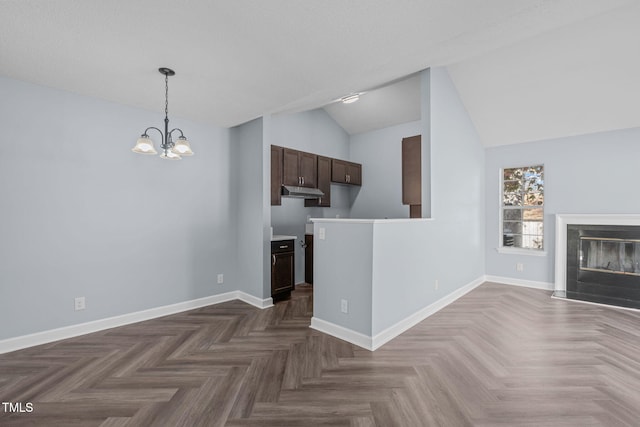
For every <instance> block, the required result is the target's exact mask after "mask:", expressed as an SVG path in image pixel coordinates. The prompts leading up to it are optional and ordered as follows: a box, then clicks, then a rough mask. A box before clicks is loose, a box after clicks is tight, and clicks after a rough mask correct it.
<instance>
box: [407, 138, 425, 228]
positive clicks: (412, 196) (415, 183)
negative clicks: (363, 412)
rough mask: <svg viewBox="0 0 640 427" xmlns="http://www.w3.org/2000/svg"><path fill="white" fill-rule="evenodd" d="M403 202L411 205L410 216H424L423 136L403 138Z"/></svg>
mask: <svg viewBox="0 0 640 427" xmlns="http://www.w3.org/2000/svg"><path fill="white" fill-rule="evenodd" d="M402 204H404V205H409V218H420V217H421V216H422V207H421V204H422V148H421V136H420V135H416V136H411V137H409V138H402Z"/></svg>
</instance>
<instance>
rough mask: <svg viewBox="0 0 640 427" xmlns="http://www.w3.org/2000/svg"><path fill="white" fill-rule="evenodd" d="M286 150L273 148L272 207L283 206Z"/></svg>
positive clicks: (273, 146)
mask: <svg viewBox="0 0 640 427" xmlns="http://www.w3.org/2000/svg"><path fill="white" fill-rule="evenodd" d="M283 151H284V148H282V147H278V146H275V145H272V146H271V206H280V205H281V204H282V154H283Z"/></svg>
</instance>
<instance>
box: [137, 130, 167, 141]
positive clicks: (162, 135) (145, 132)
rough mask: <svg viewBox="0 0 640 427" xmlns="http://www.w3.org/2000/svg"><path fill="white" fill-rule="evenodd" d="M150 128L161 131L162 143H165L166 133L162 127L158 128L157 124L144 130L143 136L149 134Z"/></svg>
mask: <svg viewBox="0 0 640 427" xmlns="http://www.w3.org/2000/svg"><path fill="white" fill-rule="evenodd" d="M149 129H155V130H157V131H158V132H160V137H161V138H162V143H163V144H164V134H163V133H162V131H161V130H160V129H158V128H157V127H155V126H149V127H148V128H146V129H145V130H144V133H143V134H142V135H143V136H144V135H147V131H149ZM147 136H149V135H147Z"/></svg>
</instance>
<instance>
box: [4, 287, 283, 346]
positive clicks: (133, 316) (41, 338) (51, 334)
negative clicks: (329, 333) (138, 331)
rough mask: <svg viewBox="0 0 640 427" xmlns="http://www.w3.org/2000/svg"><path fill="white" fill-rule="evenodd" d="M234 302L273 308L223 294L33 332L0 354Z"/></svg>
mask: <svg viewBox="0 0 640 427" xmlns="http://www.w3.org/2000/svg"><path fill="white" fill-rule="evenodd" d="M235 299H239V300H241V301H244V302H246V303H247V304H250V305H253V306H255V307H258V308H267V307H271V306H272V305H273V300H272V299H271V298H267V299H260V298H257V297H254V296H253V295H249V294H247V293H245V292H242V291H232V292H226V293H224V294H218V295H212V296H208V297H204V298H198V299H194V300H190V301H183V302H179V303H176V304H171V305H165V306H162V307H155V308H150V309H148V310H142V311H136V312H134V313H127V314H123V315H120V316H114V317H108V318H106V319H99V320H94V321H91V322H86V323H80V324H77V325H71V326H65V327H62V328H56V329H50V330H47V331H42V332H36V333H34V334H29V335H22V336H19V337H15V338H8V339H5V340H0V354H3V353H8V352H10V351H16V350H21V349H23V348H27V347H33V346H36V345H41V344H47V343H50V342H53V341H58V340H63V339H67V338H73V337H77V336H79V335H84V334H90V333H92V332H98V331H102V330H105V329H110V328H115V327H118V326H124V325H129V324H131V323H137V322H142V321H144V320H150V319H155V318H157V317H162V316H168V315H170V314H175V313H180V312H183V311H188V310H193V309H196V308H200V307H205V306H207V305H213V304H220V303H223V302H227V301H232V300H235Z"/></svg>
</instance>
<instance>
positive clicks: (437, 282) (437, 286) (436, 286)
mask: <svg viewBox="0 0 640 427" xmlns="http://www.w3.org/2000/svg"><path fill="white" fill-rule="evenodd" d="M439 287H440V282H439V281H438V279H436V284H435V288H436V291H437V290H438V288H439Z"/></svg>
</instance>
